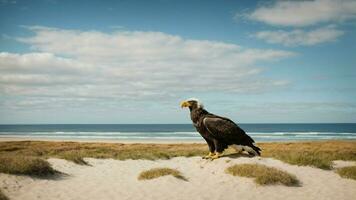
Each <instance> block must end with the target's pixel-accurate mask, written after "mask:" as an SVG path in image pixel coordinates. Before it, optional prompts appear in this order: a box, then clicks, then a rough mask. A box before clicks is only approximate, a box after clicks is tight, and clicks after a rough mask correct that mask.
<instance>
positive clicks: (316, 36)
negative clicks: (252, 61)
mask: <svg viewBox="0 0 356 200" xmlns="http://www.w3.org/2000/svg"><path fill="white" fill-rule="evenodd" d="M343 34H344V32H343V31H341V30H338V29H336V28H334V27H323V28H318V29H314V30H311V31H304V30H301V29H296V30H292V31H284V30H277V31H260V32H257V33H255V34H253V35H252V36H253V37H255V38H258V39H261V40H265V41H266V42H268V43H272V44H283V45H285V46H302V45H304V46H310V45H315V44H319V43H325V42H331V41H335V40H336V39H337V38H338V37H340V36H341V35H343Z"/></svg>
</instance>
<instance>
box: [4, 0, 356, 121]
mask: <svg viewBox="0 0 356 200" xmlns="http://www.w3.org/2000/svg"><path fill="white" fill-rule="evenodd" d="M355 44H356V1H355V0H338V1H335V0H314V1H310V0H308V1H303V0H298V1H252V0H241V1H237V0H235V1H233V0H231V1H213V0H211V1H208V0H207V1H205V0H204V1H196V0H191V1H182V0H177V1H174V0H157V1H137V0H130V1H129V0H121V1H104V0H102V1H99V0H98V1H82V0H76V1H70V0H68V1H67V0H0V124H32V123H35V124H48V123H50V124H65V123H70V124H78V123H79V124H82V123H83V124H91V123H95V124H123V123H130V124H142V123H159V124H160V123H190V118H189V112H188V110H184V109H181V108H180V107H179V103H180V102H181V101H182V100H184V99H187V98H190V97H195V98H198V99H199V100H200V101H201V102H202V103H203V104H204V105H205V108H206V109H207V110H208V111H209V112H212V113H215V114H218V115H221V116H226V117H229V118H231V119H233V120H234V121H236V122H238V123H355V122H356V84H355V83H356V66H355V65H356V45H355Z"/></svg>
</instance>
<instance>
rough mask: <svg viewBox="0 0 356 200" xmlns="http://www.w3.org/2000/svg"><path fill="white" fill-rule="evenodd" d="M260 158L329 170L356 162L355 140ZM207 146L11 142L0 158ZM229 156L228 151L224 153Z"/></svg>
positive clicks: (183, 151) (197, 150)
mask: <svg viewBox="0 0 356 200" xmlns="http://www.w3.org/2000/svg"><path fill="white" fill-rule="evenodd" d="M257 145H258V146H259V147H260V148H261V149H262V157H272V158H276V159H279V160H281V161H284V162H286V163H289V164H293V165H303V166H314V167H317V168H321V169H332V161H333V160H353V161H356V141H313V142H274V143H258V144H257ZM207 152H208V147H207V145H206V144H203V143H196V144H188V143H183V144H149V143H136V144H122V143H87V142H49V141H13V142H0V156H1V155H5V156H14V157H17V156H29V157H38V158H43V159H47V158H51V157H54V158H62V159H66V160H69V161H72V162H75V163H78V164H86V162H85V161H84V160H83V158H84V157H91V158H113V159H118V160H126V159H133V160H137V159H146V160H156V159H170V158H173V157H177V156H183V157H191V156H204V155H206V153H207ZM224 154H225V156H232V155H234V154H235V151H234V150H233V149H231V148H229V149H227V150H226V152H225V153H224Z"/></svg>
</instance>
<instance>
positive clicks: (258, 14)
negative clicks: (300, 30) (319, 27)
mask: <svg viewBox="0 0 356 200" xmlns="http://www.w3.org/2000/svg"><path fill="white" fill-rule="evenodd" d="M245 16H246V17H247V18H248V19H250V20H255V21H260V22H263V23H266V24H270V25H279V26H298V27H302V26H310V25H315V24H318V23H329V22H340V21H344V20H349V19H355V18H356V1H355V0H314V1H275V2H274V3H273V4H269V5H263V6H260V7H258V8H257V9H256V10H254V11H253V12H252V13H249V14H247V15H245Z"/></svg>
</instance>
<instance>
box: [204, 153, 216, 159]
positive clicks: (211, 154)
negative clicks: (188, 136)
mask: <svg viewBox="0 0 356 200" xmlns="http://www.w3.org/2000/svg"><path fill="white" fill-rule="evenodd" d="M214 155H215V153H212V152H209V154H208V155H206V156H203V159H209V158H211V157H212V156H214Z"/></svg>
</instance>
